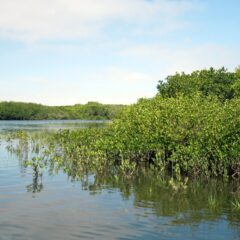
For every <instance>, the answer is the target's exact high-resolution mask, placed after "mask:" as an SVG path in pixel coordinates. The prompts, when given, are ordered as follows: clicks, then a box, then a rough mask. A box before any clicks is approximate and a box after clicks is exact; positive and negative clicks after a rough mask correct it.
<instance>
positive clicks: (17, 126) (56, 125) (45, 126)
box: [0, 120, 107, 132]
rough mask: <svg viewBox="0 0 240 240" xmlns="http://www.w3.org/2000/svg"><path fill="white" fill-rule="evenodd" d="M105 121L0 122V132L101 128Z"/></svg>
mask: <svg viewBox="0 0 240 240" xmlns="http://www.w3.org/2000/svg"><path fill="white" fill-rule="evenodd" d="M106 122H107V121H101V120H98V121H87V120H39V121H38V120H37V121H32V120H26V121H17V120H16V121H3V120H0V132H6V131H16V130H26V131H38V130H51V131H52V130H59V129H74V128H84V127H95V126H101V125H103V124H104V123H106Z"/></svg>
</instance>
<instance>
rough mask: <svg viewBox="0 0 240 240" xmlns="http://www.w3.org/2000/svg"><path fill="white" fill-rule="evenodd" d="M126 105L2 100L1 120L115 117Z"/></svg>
mask: <svg viewBox="0 0 240 240" xmlns="http://www.w3.org/2000/svg"><path fill="white" fill-rule="evenodd" d="M122 108H124V105H113V104H101V103H98V102H88V103H87V104H84V105H82V104H76V105H73V106H45V105H41V104H35V103H24V102H6V101H5V102H0V120H43V119H86V120H101V119H106V120H109V119H113V118H114V117H116V116H117V115H118V114H119V112H120V111H121V110H122Z"/></svg>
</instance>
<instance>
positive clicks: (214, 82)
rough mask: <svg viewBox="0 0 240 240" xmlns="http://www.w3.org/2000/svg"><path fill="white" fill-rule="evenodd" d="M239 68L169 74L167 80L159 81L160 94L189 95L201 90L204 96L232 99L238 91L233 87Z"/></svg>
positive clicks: (172, 95) (170, 95)
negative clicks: (230, 70)
mask: <svg viewBox="0 0 240 240" xmlns="http://www.w3.org/2000/svg"><path fill="white" fill-rule="evenodd" d="M239 75H240V74H239V69H238V70H237V71H236V72H228V71H227V69H225V68H221V69H218V70H216V69H214V68H210V69H209V70H201V71H195V72H192V73H191V74H186V73H184V72H183V73H181V74H180V73H176V74H175V75H172V76H168V77H167V78H166V79H165V81H159V84H158V86H157V88H158V91H159V94H160V95H161V96H163V97H176V96H177V95H178V94H184V95H189V94H193V93H196V92H200V93H201V94H203V96H210V95H214V96H217V97H218V98H219V99H220V100H221V101H225V100H226V99H232V98H233V97H234V96H235V95H236V93H235V90H236V87H233V85H234V84H235V82H236V81H237V80H238V79H240V78H239Z"/></svg>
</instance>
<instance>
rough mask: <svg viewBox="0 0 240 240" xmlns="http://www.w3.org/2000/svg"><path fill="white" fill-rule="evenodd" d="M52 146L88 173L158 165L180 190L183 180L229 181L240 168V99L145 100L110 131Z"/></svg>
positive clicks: (63, 136) (60, 138) (81, 134)
mask: <svg viewBox="0 0 240 240" xmlns="http://www.w3.org/2000/svg"><path fill="white" fill-rule="evenodd" d="M52 146H54V148H55V146H58V147H60V149H61V155H62V157H61V160H60V162H61V161H66V160H64V159H71V161H69V163H70V164H72V163H73V162H74V164H76V166H77V168H81V169H82V170H84V169H85V170H87V169H95V170H97V171H101V170H102V169H106V168H108V167H109V166H119V169H120V170H122V171H123V172H125V173H126V175H132V172H133V171H134V170H135V169H137V166H142V165H144V166H146V165H148V166H149V165H150V166H154V169H158V171H161V172H168V173H170V174H171V176H172V177H173V178H174V179H176V180H177V181H178V182H182V185H181V186H177V184H176V183H175V182H172V183H173V184H172V185H174V186H176V187H177V188H179V187H181V188H184V186H185V184H184V180H182V177H181V176H183V175H184V176H191V177H196V176H202V175H204V176H206V177H210V176H215V177H218V176H222V177H223V178H224V179H227V177H228V176H231V175H236V174H237V175H238V173H239V169H240V162H239V159H240V99H232V100H231V101H226V102H225V103H221V102H220V101H219V100H218V99H217V98H216V97H208V98H206V97H205V98H204V97H202V96H201V95H200V94H197V95H194V96H191V95H190V96H183V95H182V96H178V97H176V98H163V97H161V96H157V97H155V98H153V99H141V100H140V101H139V102H138V103H137V104H134V105H132V106H129V107H128V108H126V109H125V111H123V113H122V114H121V116H120V117H119V118H118V119H115V120H114V121H113V122H112V123H111V124H110V125H109V126H107V127H106V128H103V129H95V128H93V129H84V130H77V131H69V130H66V131H60V132H59V133H57V134H55V135H54V141H53V143H52ZM55 150H56V149H55ZM55 150H54V151H52V152H55ZM56 159H59V158H58V157H56ZM58 161H59V160H58Z"/></svg>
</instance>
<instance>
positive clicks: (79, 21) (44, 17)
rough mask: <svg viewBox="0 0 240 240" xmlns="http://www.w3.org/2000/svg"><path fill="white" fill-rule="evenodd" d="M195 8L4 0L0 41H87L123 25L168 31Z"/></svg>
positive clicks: (137, 0) (164, 2)
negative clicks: (113, 27)
mask: <svg viewBox="0 0 240 240" xmlns="http://www.w3.org/2000/svg"><path fill="white" fill-rule="evenodd" d="M195 8H196V5H195V4H194V3H193V2H192V1H188V0H181V1H179V0H173V1H169V0H155V1H146V0H131V1H129V0H116V1H113V0H34V1H33V0H7V1H6V0H0V16H1V18H0V38H5V39H12V40H21V41H27V42H32V41H39V40H49V39H50V40H52V39H83V38H89V37H93V36H96V35H99V34H102V33H103V32H104V29H105V28H106V27H107V26H109V25H113V24H115V28H118V24H119V23H121V24H124V23H126V24H127V25H128V26H130V25H131V24H132V27H131V30H133V31H134V32H136V33H141V32H142V28H143V26H149V27H150V28H151V29H152V31H153V32H154V31H155V32H158V31H163V32H165V31H169V30H171V29H176V28H179V27H180V28H181V27H182V26H183V25H185V24H186V22H184V21H183V20H182V21H181V19H179V16H180V15H181V14H183V13H185V12H188V11H192V10H193V9H195ZM161 29H162V30H161ZM144 32H145V31H144Z"/></svg>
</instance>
